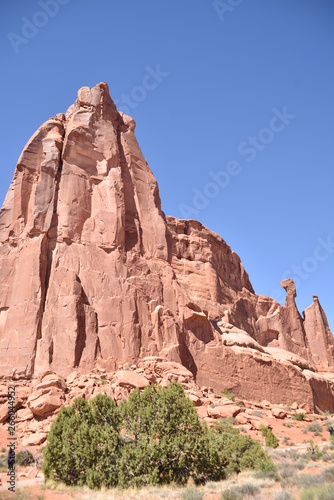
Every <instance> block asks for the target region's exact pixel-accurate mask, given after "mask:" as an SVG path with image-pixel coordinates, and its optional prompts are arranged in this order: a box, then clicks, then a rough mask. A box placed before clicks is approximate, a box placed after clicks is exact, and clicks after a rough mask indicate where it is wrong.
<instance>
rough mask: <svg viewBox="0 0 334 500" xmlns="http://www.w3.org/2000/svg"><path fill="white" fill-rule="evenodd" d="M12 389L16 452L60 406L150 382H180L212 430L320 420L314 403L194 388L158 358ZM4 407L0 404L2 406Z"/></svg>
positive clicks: (187, 375) (1, 409)
mask: <svg viewBox="0 0 334 500" xmlns="http://www.w3.org/2000/svg"><path fill="white" fill-rule="evenodd" d="M6 382H7V383H9V384H10V385H11V384H15V385H16V392H17V394H18V395H19V397H18V398H17V405H16V408H17V409H16V434H15V436H16V437H17V439H18V446H19V448H20V449H21V448H26V447H29V446H39V445H41V444H43V443H44V442H45V441H46V439H47V435H48V432H49V430H50V427H51V424H52V422H53V421H54V419H55V417H56V416H57V414H58V412H59V410H60V408H61V407H62V405H64V404H65V405H70V404H71V403H73V401H74V399H75V398H78V397H83V398H85V399H87V400H89V399H91V398H93V397H95V396H96V395H97V394H104V393H106V394H107V395H109V396H110V397H112V398H113V399H114V400H115V401H116V403H117V404H118V403H119V402H120V401H121V400H122V399H124V398H128V396H129V394H130V393H131V391H133V390H134V389H136V388H139V389H140V390H142V389H144V388H145V387H146V386H148V385H149V384H150V383H156V384H159V385H161V386H162V387H167V386H168V384H170V383H171V382H178V383H179V384H181V385H182V386H183V388H184V390H185V392H186V394H187V396H188V397H189V398H190V400H191V401H193V403H194V405H195V407H196V410H197V413H198V416H199V417H200V418H201V419H203V420H204V421H205V422H206V424H207V425H208V426H209V427H211V426H212V425H213V424H214V422H215V421H217V420H219V419H221V418H224V419H228V422H230V423H231V424H233V425H234V426H236V427H239V428H243V430H244V431H252V430H259V429H260V425H261V424H262V425H265V426H266V427H273V426H274V425H275V421H277V420H289V419H290V420H291V419H294V416H295V415H296V414H297V413H303V414H304V418H303V420H305V421H306V422H310V421H312V420H313V419H315V418H317V419H321V418H322V419H323V418H325V416H324V415H321V413H322V412H320V415H319V414H318V415H317V416H315V415H314V414H313V413H312V412H313V408H312V406H313V405H312V402H311V401H309V403H302V404H298V403H297V402H296V401H294V402H292V403H290V404H284V403H279V404H271V403H270V402H269V401H267V400H265V399H259V400H258V401H257V402H252V401H250V400H247V399H241V398H238V397H235V395H233V394H232V393H230V392H229V391H228V390H227V389H226V388H225V390H224V391H222V392H215V391H214V389H213V388H212V387H208V386H200V385H198V384H196V382H195V379H194V376H193V374H192V373H191V372H190V371H189V370H188V369H187V368H185V367H184V366H183V365H181V364H180V363H176V362H173V361H166V360H165V359H164V358H162V357H158V356H149V357H146V358H143V359H141V360H140V361H139V362H138V364H137V365H131V366H129V365H128V364H125V365H124V366H121V369H120V370H118V371H116V372H106V370H105V369H101V368H99V369H98V368H94V369H93V370H92V371H91V372H90V373H87V374H80V372H79V371H77V370H75V371H73V372H72V373H70V374H69V376H68V377H67V379H66V380H65V379H64V378H62V377H59V376H58V375H57V374H55V373H51V372H46V373H45V374H41V376H40V377H38V378H33V379H32V380H19V381H13V380H11V381H9V380H7V381H6ZM7 383H4V382H3V383H2V384H1V385H0V436H2V435H4V436H5V435H6V434H8V429H7V427H8V426H7V425H6V415H5V414H6V409H7V408H8V405H7V387H8V385H7ZM1 403H2V404H1Z"/></svg>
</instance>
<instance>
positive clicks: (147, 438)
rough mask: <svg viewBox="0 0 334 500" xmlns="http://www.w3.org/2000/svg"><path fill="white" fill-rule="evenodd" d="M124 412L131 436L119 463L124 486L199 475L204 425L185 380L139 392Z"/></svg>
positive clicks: (124, 405) (123, 406) (127, 433)
mask: <svg viewBox="0 0 334 500" xmlns="http://www.w3.org/2000/svg"><path fill="white" fill-rule="evenodd" d="M120 414H121V417H122V427H123V429H124V430H125V438H126V439H127V446H123V450H122V456H121V458H120V463H119V467H120V469H119V483H120V485H121V486H125V485H134V486H141V485H145V484H158V483H170V482H176V483H178V484H185V483H186V482H187V480H188V478H189V476H190V475H195V476H196V475H197V466H198V463H199V461H200V460H201V458H202V455H203V454H204V448H203V444H204V442H203V439H202V438H203V435H204V428H203V427H202V425H201V424H200V421H199V419H198V416H197V412H196V410H195V407H194V405H193V403H192V402H191V401H190V399H189V398H187V396H186V394H185V392H184V390H183V388H182V387H181V386H180V385H179V384H175V383H174V384H169V386H168V387H167V388H165V389H163V388H161V387H159V386H153V385H152V386H150V387H147V388H146V389H144V391H143V392H142V393H140V391H139V390H135V391H133V392H132V393H131V395H130V397H129V400H128V402H122V403H121V405H120Z"/></svg>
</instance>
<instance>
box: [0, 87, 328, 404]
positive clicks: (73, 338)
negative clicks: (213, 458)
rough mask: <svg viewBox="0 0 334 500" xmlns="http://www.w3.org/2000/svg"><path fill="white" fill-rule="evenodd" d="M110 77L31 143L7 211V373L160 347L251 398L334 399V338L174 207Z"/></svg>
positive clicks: (116, 360) (2, 262)
mask: <svg viewBox="0 0 334 500" xmlns="http://www.w3.org/2000/svg"><path fill="white" fill-rule="evenodd" d="M134 130H135V122H134V120H133V119H132V118H131V117H129V116H127V115H124V114H123V113H119V112H118V111H117V109H116V106H115V104H114V103H113V101H112V100H111V98H110V95H109V90H108V86H107V84H106V83H100V84H98V85H96V86H95V87H93V88H89V87H83V88H81V89H80V90H79V92H78V99H77V100H76V102H75V103H74V104H73V105H72V106H71V107H70V108H69V109H68V111H67V113H66V114H59V115H57V116H56V117H54V118H51V119H50V120H48V121H47V122H46V123H44V124H43V125H42V126H41V127H40V128H39V129H38V130H37V132H36V133H35V134H34V135H33V136H32V138H31V139H30V140H29V142H28V143H27V145H26V146H25V148H24V150H23V152H22V154H21V156H20V158H19V161H18V164H17V166H16V169H15V173H14V178H13V181H12V183H11V186H10V188H9V191H8V193H7V196H6V199H5V201H4V204H3V207H2V209H1V212H0V275H1V289H0V375H1V376H13V375H14V376H15V377H21V378H30V377H32V376H35V375H38V374H41V373H42V372H45V371H46V370H52V371H54V372H55V373H57V374H58V375H60V376H67V375H68V374H69V373H70V372H72V371H73V369H74V368H77V369H78V370H79V371H82V372H88V371H90V370H92V369H93V368H94V367H95V366H101V367H104V368H105V369H106V370H116V369H117V367H118V366H120V365H123V364H124V363H126V362H130V363H136V362H138V360H139V359H143V358H145V357H147V356H158V355H159V356H160V357H162V358H164V359H166V360H168V361H174V362H178V363H182V364H183V365H184V366H185V367H186V368H187V369H189V370H190V371H191V372H192V373H193V375H194V377H195V379H196V381H197V382H198V383H200V384H205V385H210V386H212V387H213V388H215V389H217V390H222V389H223V388H224V387H229V388H230V389H233V390H234V392H235V393H236V394H238V395H240V396H242V397H247V398H256V399H267V400H269V401H272V402H273V403H276V402H287V403H288V402H290V401H291V402H293V401H297V402H299V403H307V404H309V405H310V407H313V408H314V407H315V406H317V407H318V408H321V409H329V410H331V411H334V398H333V388H332V383H331V382H330V381H329V378H326V376H324V375H321V374H319V373H317V372H330V371H333V368H334V342H333V336H332V334H331V332H330V330H329V327H328V324H327V320H326V316H325V313H324V311H323V310H322V308H321V306H320V304H319V301H318V299H317V298H316V299H314V302H313V304H312V305H311V306H310V307H309V308H308V309H306V311H305V313H304V317H302V316H301V315H300V314H299V312H298V310H297V307H296V304H295V296H296V291H295V286H294V284H293V281H292V280H284V282H282V283H281V285H282V286H283V287H284V288H285V290H286V292H287V296H286V303H285V305H284V306H280V305H279V304H278V303H277V302H276V301H275V300H274V299H271V298H270V297H265V296H259V295H256V294H255V292H254V290H253V288H252V285H251V283H250V280H249V277H248V275H247V273H246V271H245V270H244V268H243V265H242V263H241V261H240V258H239V257H238V256H237V255H236V254H235V253H234V252H233V251H232V250H231V249H230V247H229V246H228V245H227V244H226V243H225V242H224V240H223V239H222V238H221V237H220V236H218V235H217V234H215V233H213V232H212V231H210V230H209V229H207V228H206V227H204V226H203V225H202V224H200V223H199V222H197V221H193V220H190V221H185V220H178V219H175V218H173V217H165V215H164V213H163V212H162V211H161V202H160V197H159V190H158V186H157V182H156V180H155V178H154V176H153V174H152V172H151V170H150V168H149V166H148V164H147V162H146V161H145V158H144V157H143V155H142V152H141V150H140V148H139V146H138V143H137V140H136V137H135V133H134Z"/></svg>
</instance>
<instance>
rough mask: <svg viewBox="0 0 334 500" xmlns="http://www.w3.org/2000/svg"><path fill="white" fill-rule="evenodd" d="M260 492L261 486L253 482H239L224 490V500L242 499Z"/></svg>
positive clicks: (222, 496)
mask: <svg viewBox="0 0 334 500" xmlns="http://www.w3.org/2000/svg"><path fill="white" fill-rule="evenodd" d="M259 492H260V488H259V487H258V486H257V485H255V484H253V483H250V482H248V483H244V484H237V485H236V486H232V487H231V488H228V489H226V490H225V491H223V492H222V494H221V498H222V500H242V499H244V498H249V497H254V496H255V495H257V494H258V493H259Z"/></svg>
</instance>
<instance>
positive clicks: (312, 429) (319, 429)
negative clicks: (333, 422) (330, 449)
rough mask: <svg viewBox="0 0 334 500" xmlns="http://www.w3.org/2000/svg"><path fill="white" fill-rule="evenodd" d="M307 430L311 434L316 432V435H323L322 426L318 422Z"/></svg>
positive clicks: (308, 426) (310, 425) (307, 427)
mask: <svg viewBox="0 0 334 500" xmlns="http://www.w3.org/2000/svg"><path fill="white" fill-rule="evenodd" d="M306 429H307V430H308V431H309V432H314V433H321V432H322V426H321V425H320V424H318V423H317V422H313V423H312V424H309V425H307V426H306Z"/></svg>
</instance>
